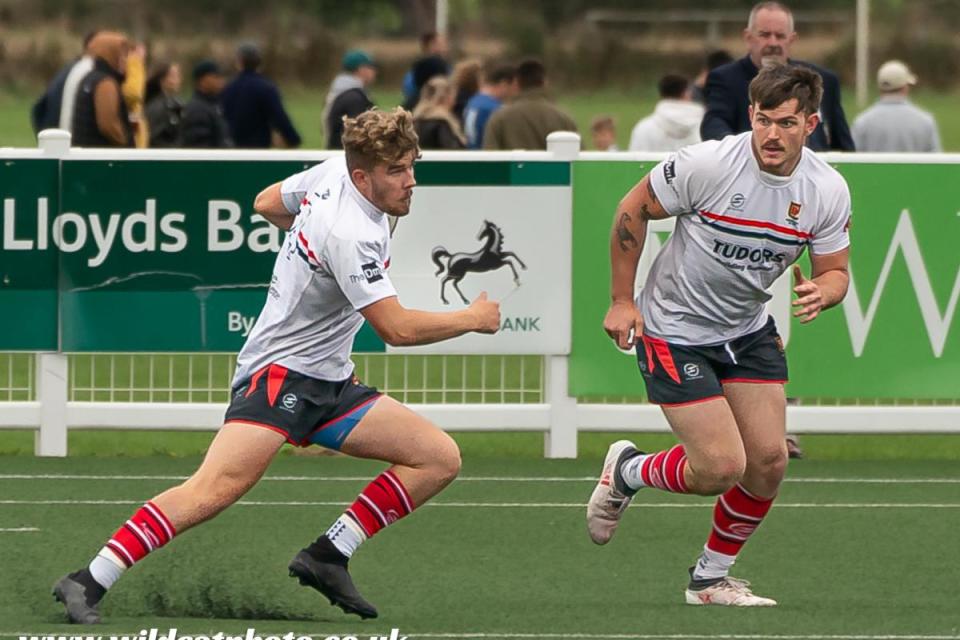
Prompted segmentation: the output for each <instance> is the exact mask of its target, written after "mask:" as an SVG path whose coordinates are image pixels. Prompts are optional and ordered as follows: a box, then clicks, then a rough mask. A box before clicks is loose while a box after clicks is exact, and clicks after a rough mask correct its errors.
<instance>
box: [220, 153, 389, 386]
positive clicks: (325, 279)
mask: <svg viewBox="0 0 960 640" xmlns="http://www.w3.org/2000/svg"><path fill="white" fill-rule="evenodd" d="M281 193H282V196H283V203H284V206H285V207H286V208H287V210H288V211H290V212H291V213H298V212H299V214H298V215H297V217H296V219H295V221H294V224H293V226H292V227H291V228H290V231H289V232H288V233H287V237H286V239H285V240H284V243H283V246H282V247H281V249H280V253H279V254H278V255H277V260H276V263H275V264H274V267H273V277H272V278H271V280H270V289H269V291H268V293H267V301H266V303H265V304H264V306H263V311H261V312H260V316H259V317H258V318H257V322H256V324H255V325H254V327H253V329H252V330H251V331H250V335H249V337H248V338H247V342H246V343H245V344H244V345H243V349H242V350H241V351H240V355H239V356H237V370H236V373H235V374H234V378H233V385H234V386H236V385H237V384H240V383H242V382H243V381H244V380H246V379H247V378H249V377H250V376H251V375H252V374H253V373H254V372H256V371H257V370H259V369H260V368H262V367H264V366H266V365H267V364H271V363H276V364H279V365H281V366H284V367H286V368H288V369H292V370H293V371H296V372H297V373H301V374H303V375H307V376H310V377H313V378H318V379H321V380H334V381H336V380H344V379H346V378H348V377H349V376H350V375H351V374H352V373H353V362H352V361H351V360H350V350H351V348H352V346H353V338H354V336H355V335H356V334H357V332H358V331H359V330H360V327H361V326H362V325H363V316H361V315H360V313H358V310H359V309H362V308H364V307H366V306H369V305H371V304H373V303H374V302H377V301H378V300H382V299H384V298H388V297H390V296H394V295H396V291H395V290H394V288H393V284H391V282H390V278H389V277H388V276H387V267H389V266H390V229H389V226H388V223H387V216H386V214H384V213H383V212H382V211H380V210H379V209H377V207H376V206H374V205H373V204H372V203H371V202H370V201H368V200H367V199H366V198H364V197H363V195H361V194H360V192H359V191H357V188H356V187H355V186H354V184H353V182H352V181H351V180H350V177H349V175H348V171H347V166H346V162H345V161H344V159H343V158H337V159H333V160H327V161H326V162H324V163H322V164H319V165H317V166H315V167H313V168H311V169H308V170H307V171H304V172H302V173H298V174H296V175H293V176H290V177H289V178H287V179H286V180H284V181H283V185H282V186H281Z"/></svg>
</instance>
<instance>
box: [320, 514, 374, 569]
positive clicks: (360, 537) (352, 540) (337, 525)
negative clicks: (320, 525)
mask: <svg viewBox="0 0 960 640" xmlns="http://www.w3.org/2000/svg"><path fill="white" fill-rule="evenodd" d="M327 538H329V539H330V542H332V543H333V546H335V547H336V548H337V550H338V551H339V552H340V553H342V554H343V555H345V556H347V557H348V558H349V557H351V556H352V555H353V552H354V551H356V550H357V547H359V546H360V544H361V543H362V542H363V541H364V540H366V539H367V535H366V534H365V533H364V532H363V531H362V530H361V529H360V527H359V526H358V525H357V523H356V522H354V521H353V518H351V517H350V516H348V515H347V514H343V515H342V516H340V517H339V518H337V521H336V522H334V523H333V524H332V525H331V526H330V528H329V529H327Z"/></svg>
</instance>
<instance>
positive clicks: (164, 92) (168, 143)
mask: <svg viewBox="0 0 960 640" xmlns="http://www.w3.org/2000/svg"><path fill="white" fill-rule="evenodd" d="M182 85H183V75H182V74H181V73H180V65H178V64H175V63H174V64H171V63H163V64H160V65H158V66H157V67H156V68H155V69H154V71H153V73H151V74H150V78H149V79H148V80H147V90H146V101H147V107H146V112H147V122H148V124H149V127H150V146H151V147H157V148H169V147H179V146H180V124H181V121H182V119H183V102H181V101H180V97H179V95H180V89H181V87H182Z"/></svg>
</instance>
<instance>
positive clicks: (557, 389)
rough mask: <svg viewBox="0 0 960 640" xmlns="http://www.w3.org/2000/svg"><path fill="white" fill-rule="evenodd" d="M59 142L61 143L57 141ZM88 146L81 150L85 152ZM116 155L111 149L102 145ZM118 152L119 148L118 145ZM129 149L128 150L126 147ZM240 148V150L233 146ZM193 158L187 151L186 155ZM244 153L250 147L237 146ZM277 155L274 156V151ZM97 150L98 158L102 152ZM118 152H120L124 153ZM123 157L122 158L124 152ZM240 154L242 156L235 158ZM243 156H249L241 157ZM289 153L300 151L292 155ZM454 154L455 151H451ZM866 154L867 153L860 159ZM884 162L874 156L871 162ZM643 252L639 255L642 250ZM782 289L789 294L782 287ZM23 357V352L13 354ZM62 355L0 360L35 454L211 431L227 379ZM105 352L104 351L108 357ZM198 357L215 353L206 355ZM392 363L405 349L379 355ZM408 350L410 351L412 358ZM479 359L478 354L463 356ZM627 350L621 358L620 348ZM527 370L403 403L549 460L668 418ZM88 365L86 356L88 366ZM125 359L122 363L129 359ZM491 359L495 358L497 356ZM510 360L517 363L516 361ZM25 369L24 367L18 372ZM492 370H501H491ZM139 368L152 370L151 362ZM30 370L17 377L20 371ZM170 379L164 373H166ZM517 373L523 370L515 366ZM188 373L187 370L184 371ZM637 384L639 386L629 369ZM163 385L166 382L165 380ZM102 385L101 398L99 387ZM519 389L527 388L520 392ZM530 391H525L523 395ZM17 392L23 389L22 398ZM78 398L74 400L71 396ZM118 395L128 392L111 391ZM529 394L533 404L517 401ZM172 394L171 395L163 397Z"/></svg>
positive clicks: (945, 422) (9, 419) (866, 408)
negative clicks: (591, 434)
mask: <svg viewBox="0 0 960 640" xmlns="http://www.w3.org/2000/svg"><path fill="white" fill-rule="evenodd" d="M554 135H555V138H554V139H553V140H551V142H550V148H549V151H548V152H546V153H537V154H527V155H525V157H529V158H531V159H533V158H534V156H535V157H536V158H537V159H551V160H572V159H574V158H576V157H578V156H579V157H584V158H599V157H601V156H600V155H599V154H593V153H584V154H580V153H579V138H572V137H571V134H560V135H557V134H554ZM64 144H66V146H64ZM42 146H43V148H42V150H40V151H37V152H29V153H23V150H18V157H27V156H31V157H34V156H35V157H62V156H63V155H65V154H67V153H69V138H67V139H66V141H64V138H63V137H62V136H58V135H52V136H47V137H46V138H45V141H44V142H42ZM98 153H101V152H96V151H89V152H86V155H88V156H89V157H90V158H93V157H94V156H96V155H97V154H98ZM111 153H112V154H116V153H117V152H111ZM120 153H124V152H120ZM127 153H130V154H133V153H135V152H127ZM163 153H164V154H165V155H164V157H167V156H169V157H171V158H173V157H181V154H183V152H177V151H170V152H163ZM237 153H241V152H237ZM187 155H189V156H190V157H192V158H194V159H197V158H198V156H197V155H196V154H192V155H190V154H187ZM247 155H250V154H247ZM280 155H283V154H280ZM280 155H278V156H277V157H276V159H292V156H291V155H290V152H287V154H286V155H283V158H281V157H280ZM446 155H447V154H431V157H432V158H433V157H436V159H443V158H441V157H440V156H446ZM511 155H512V154H509V153H489V154H488V153H481V152H478V153H477V154H476V156H474V157H477V158H483V159H487V160H494V159H500V160H502V159H506V158H508V157H511ZM104 157H106V156H104ZM124 157H126V156H124ZM131 157H132V156H131ZM245 157H246V156H245ZM251 157H253V156H252V155H251ZM603 157H604V159H617V160H652V159H656V158H657V157H658V156H657V154H635V153H631V154H618V155H617V157H613V156H603ZM297 158H298V159H299V158H302V154H298V155H297ZM460 158H462V156H459V157H458V159H460ZM934 158H935V156H930V155H928V156H924V157H923V158H920V160H922V161H931V160H933V159H934ZM864 160H866V161H870V160H871V158H864ZM881 160H885V158H878V159H877V160H876V161H881ZM648 260H649V258H648ZM787 295H789V293H788V294H787ZM16 357H19V358H23V357H24V356H23V354H21V355H19V356H16ZM78 357H88V356H87V354H84V356H70V355H67V354H64V353H37V354H30V355H29V356H28V358H29V359H28V360H27V361H26V362H20V363H19V365H18V366H19V367H20V368H19V369H18V370H17V372H16V373H15V372H14V365H13V364H12V362H13V361H12V359H8V362H7V369H8V371H7V374H6V379H5V380H6V384H0V429H22V428H29V429H33V430H35V432H36V440H35V452H36V454H37V455H40V456H65V455H66V454H67V435H68V432H69V430H71V429H117V430H131V429H134V430H135V429H164V430H179V431H212V430H215V429H217V428H218V427H219V426H220V425H221V423H222V419H223V414H224V410H225V409H226V394H225V393H224V392H226V390H227V389H228V387H229V381H228V380H224V379H220V380H216V381H215V380H214V378H213V374H212V373H208V379H207V380H206V382H205V383H204V384H205V386H203V385H201V386H200V387H197V386H193V385H192V382H191V385H189V386H188V388H186V389H179V388H178V389H175V390H172V391H171V390H169V389H167V390H166V391H164V392H163V393H166V394H167V397H166V400H168V401H156V398H154V397H153V396H152V395H151V393H150V392H149V391H147V392H146V393H145V395H146V396H147V399H146V401H135V399H137V398H142V397H143V395H144V394H143V393H140V394H138V392H142V391H144V389H147V390H149V389H152V388H153V387H152V381H151V382H150V383H149V384H148V385H147V386H146V387H142V386H139V387H138V385H135V384H134V383H133V381H132V377H133V376H134V373H133V372H132V371H128V372H127V374H128V375H129V376H130V377H131V381H130V383H129V385H128V386H127V387H123V388H124V392H123V393H116V389H117V388H118V386H122V385H121V384H120V383H119V382H118V381H117V380H115V379H114V374H115V369H114V367H115V365H114V364H113V362H112V361H111V364H110V367H111V369H110V373H109V375H110V382H109V383H108V384H106V385H98V384H96V382H95V381H94V378H95V377H96V376H95V373H94V372H93V370H92V369H91V372H90V374H89V386H85V383H81V382H79V377H80V373H79V372H78V370H77V365H76V361H71V358H78ZM108 357H109V356H108ZM204 357H223V356H206V354H205V355H204ZM365 357H366V356H364V355H363V354H359V355H358V356H357V360H358V364H360V365H361V366H363V364H362V360H363V359H364V358H365ZM380 357H383V358H386V359H388V360H396V361H397V362H398V363H399V362H401V361H402V360H401V359H403V358H408V357H411V356H405V355H393V356H380ZM413 357H416V356H413ZM473 357H474V358H482V357H484V356H473ZM625 357H631V356H625ZM539 362H540V363H541V364H540V366H539V368H538V370H537V371H536V372H531V373H530V375H536V377H537V379H538V380H539V381H540V384H539V385H537V387H538V388H537V389H536V390H535V391H532V390H530V389H528V388H526V386H525V385H524V384H521V385H520V388H519V389H513V388H511V389H507V388H504V386H503V383H502V377H503V376H502V375H501V383H500V387H498V388H494V389H488V388H485V387H483V385H480V387H478V388H476V389H464V390H459V389H458V390H455V391H450V393H454V394H458V395H459V396H460V399H461V400H462V399H464V398H469V397H470V396H471V394H477V393H479V394H481V397H482V398H486V396H485V395H483V394H490V393H493V394H496V393H499V394H501V395H500V398H501V399H504V398H507V397H510V396H509V394H519V395H517V396H516V397H518V398H519V399H520V401H519V402H503V401H501V402H469V401H468V402H456V401H455V402H445V401H440V402H409V401H408V402H407V404H408V406H410V407H411V408H412V409H413V410H415V411H417V412H419V413H421V414H423V415H424V416H426V417H427V418H429V419H430V420H432V421H433V422H435V423H436V424H438V425H440V426H441V427H443V428H444V429H447V430H450V431H530V432H540V433H543V436H544V455H545V456H547V457H550V458H571V457H576V455H577V434H578V433H579V432H580V431H633V432H661V431H667V430H668V426H667V424H666V421H665V420H664V418H663V415H662V414H661V412H660V410H659V408H658V407H656V406H653V405H648V404H631V403H623V402H621V403H610V404H600V403H586V402H578V401H577V400H576V399H575V398H572V397H570V396H569V395H568V392H567V389H568V358H567V356H564V355H554V356H543V357H542V358H540V359H539ZM89 366H90V367H93V366H94V365H93V364H90V365H89ZM132 366H133V364H130V367H132ZM500 366H501V367H503V366H504V365H503V364H502V361H501V365H500ZM520 366H523V365H522V364H521V365H520ZM24 372H26V373H24ZM501 374H502V372H501ZM148 375H152V370H151V372H150V373H149V374H148ZM2 376H3V371H2V370H0V380H3V379H4V378H3V377H2ZM25 376H26V377H28V378H32V380H29V381H28V382H27V383H25V382H24V377H25ZM171 377H172V376H171ZM520 377H521V380H522V379H523V372H521V375H520ZM188 378H190V379H192V376H188ZM637 382H638V385H639V384H640V381H639V376H638V381H637ZM171 384H173V383H172V382H171ZM427 387H428V385H426V384H422V385H421V387H420V391H419V392H422V393H423V395H422V397H423V398H426V397H427V396H428V395H429V394H430V393H437V392H439V393H441V394H443V393H447V392H448V391H447V390H444V389H431V388H427ZM409 388H410V385H408V384H407V381H406V380H405V383H404V388H398V389H391V388H390V387H389V384H388V385H386V388H384V390H385V391H387V392H388V393H390V392H391V391H397V392H399V394H400V395H401V397H402V394H403V393H404V392H407V393H409ZM104 390H107V391H109V393H107V394H106V396H107V397H106V399H101V398H102V397H103V391H104ZM180 391H186V392H188V395H187V396H186V398H185V399H186V400H192V399H193V397H194V396H193V395H190V394H191V393H206V394H207V395H208V399H209V398H213V397H215V394H217V393H222V394H223V397H224V400H223V401H200V402H193V401H179V399H176V394H175V392H180ZM525 394H527V395H525ZM530 394H532V395H530ZM25 396H26V397H25ZM81 397H82V398H83V399H78V398H81ZM123 397H126V398H128V399H126V400H123V399H118V398H123ZM529 398H534V399H535V400H537V401H535V402H528V401H525V400H527V399H529ZM170 400H173V401H170ZM787 421H788V428H789V429H790V430H791V431H794V432H797V433H902V432H904V431H906V430H909V431H910V432H911V433H960V406H957V405H946V406H942V405H926V406H914V405H885V406H880V405H855V406H835V405H834V406H825V405H821V406H790V407H788V410H787Z"/></svg>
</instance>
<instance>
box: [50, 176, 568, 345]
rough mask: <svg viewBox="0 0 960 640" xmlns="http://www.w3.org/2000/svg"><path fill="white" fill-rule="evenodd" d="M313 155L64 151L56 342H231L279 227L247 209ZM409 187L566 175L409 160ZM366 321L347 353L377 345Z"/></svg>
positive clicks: (241, 332)
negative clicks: (412, 171) (129, 156)
mask: <svg viewBox="0 0 960 640" xmlns="http://www.w3.org/2000/svg"><path fill="white" fill-rule="evenodd" d="M311 164H313V163H312V162H282V161H281V162H262V161H239V160H236V161H234V160H231V161H222V162H216V161H210V160H206V161H183V160H175V161H174V160H168V161H151V160H137V161H130V160H124V161H120V160H67V161H64V162H63V163H62V169H61V193H62V198H61V204H62V206H61V208H60V214H59V215H58V216H57V222H56V224H57V225H58V226H59V228H60V229H61V231H60V241H59V243H58V245H59V249H60V310H59V311H60V319H61V323H60V326H61V348H62V350H64V351H143V350H150V351H237V350H238V349H240V347H241V346H242V345H243V342H244V339H245V337H246V335H247V333H248V332H249V330H250V328H251V327H252V326H253V323H254V321H255V320H256V317H257V315H258V314H259V313H260V309H261V307H262V306H263V302H264V298H265V296H266V291H267V285H268V283H269V280H270V276H271V273H272V270H273V263H274V260H275V258H276V252H277V251H278V250H279V248H280V245H281V243H282V241H283V233H282V232H281V231H280V230H279V229H277V228H276V227H274V226H273V225H271V224H269V223H267V222H266V221H264V220H262V219H261V218H260V216H256V215H255V214H254V212H253V210H252V205H253V200H254V198H255V196H256V195H257V193H258V192H259V191H260V190H261V189H263V188H264V187H266V186H268V185H270V184H272V183H274V182H277V181H279V180H282V179H283V178H285V177H286V176H289V175H291V174H293V173H296V172H298V171H302V170H303V169H304V168H306V167H308V166H310V165H311ZM417 180H418V184H419V185H421V186H435V187H461V186H463V187H466V186H469V187H477V186H481V187H482V186H557V185H569V184H570V165H569V163H566V162H536V163H534V162H526V163H525V162H472V161H468V162H421V163H418V165H417ZM384 349H385V345H384V344H383V342H382V341H381V340H380V339H379V338H378V337H377V336H376V334H375V333H374V332H373V331H372V330H370V329H369V328H365V329H364V330H363V331H361V332H360V334H359V335H358V337H357V340H356V342H355V350H357V351H366V352H382V351H384Z"/></svg>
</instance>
